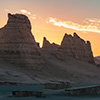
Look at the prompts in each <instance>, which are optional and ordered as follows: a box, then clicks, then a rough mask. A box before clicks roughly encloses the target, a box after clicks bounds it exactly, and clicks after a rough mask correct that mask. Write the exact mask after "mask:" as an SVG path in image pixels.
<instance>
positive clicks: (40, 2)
mask: <svg viewBox="0 0 100 100" xmlns="http://www.w3.org/2000/svg"><path fill="white" fill-rule="evenodd" d="M99 9H100V0H13V1H11V0H2V1H0V10H1V13H0V27H3V26H5V25H6V23H7V19H8V17H7V15H8V13H12V14H15V13H20V14H25V15H26V16H28V18H29V20H30V21H31V25H32V30H31V31H32V33H33V35H34V37H35V40H36V41H37V42H39V43H40V45H41V46H42V42H43V37H46V38H47V39H48V40H49V41H50V43H53V42H55V43H57V44H61V41H62V39H63V36H64V34H65V33H68V34H71V35H73V33H74V32H76V33H77V34H78V35H79V36H80V37H81V38H83V39H84V40H86V41H87V40H89V41H90V42H91V45H92V50H93V54H94V56H100V44H99V43H100V12H99Z"/></svg>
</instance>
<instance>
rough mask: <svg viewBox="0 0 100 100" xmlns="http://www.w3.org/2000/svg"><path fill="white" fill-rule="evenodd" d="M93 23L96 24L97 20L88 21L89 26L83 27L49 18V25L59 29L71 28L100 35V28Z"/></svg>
mask: <svg viewBox="0 0 100 100" xmlns="http://www.w3.org/2000/svg"><path fill="white" fill-rule="evenodd" d="M99 21H100V20H98V21H97V23H98V22H99ZM93 22H96V20H93V19H88V25H81V24H78V23H74V22H72V21H61V20H59V19H57V18H52V17H49V19H48V20H47V23H49V24H52V25H54V26H58V27H64V28H69V29H73V30H77V31H83V32H96V33H100V27H99V26H98V25H97V24H95V23H93Z"/></svg>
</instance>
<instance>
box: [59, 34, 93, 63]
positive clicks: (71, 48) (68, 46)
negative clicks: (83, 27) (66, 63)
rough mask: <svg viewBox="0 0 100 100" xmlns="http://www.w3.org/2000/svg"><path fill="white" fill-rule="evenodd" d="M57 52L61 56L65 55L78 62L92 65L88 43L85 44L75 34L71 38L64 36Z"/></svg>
mask: <svg viewBox="0 0 100 100" xmlns="http://www.w3.org/2000/svg"><path fill="white" fill-rule="evenodd" d="M58 51H59V52H62V53H63V56H65V55H67V56H71V57H74V58H76V59H79V60H83V61H87V62H90V63H94V59H93V53H92V50H91V44H90V42H89V41H87V42H85V41H84V40H83V39H81V38H80V37H79V36H78V35H77V34H76V33H74V36H73V37H72V36H71V35H67V34H65V36H64V38H63V40H62V43H61V46H60V47H59V50H58Z"/></svg>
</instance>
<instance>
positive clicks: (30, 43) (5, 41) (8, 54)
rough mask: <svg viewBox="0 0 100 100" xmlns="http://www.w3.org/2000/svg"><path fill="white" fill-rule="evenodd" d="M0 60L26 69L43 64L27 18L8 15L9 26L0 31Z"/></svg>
mask: <svg viewBox="0 0 100 100" xmlns="http://www.w3.org/2000/svg"><path fill="white" fill-rule="evenodd" d="M0 58H3V59H5V60H7V61H9V62H11V63H13V64H16V65H18V66H21V67H26V68H33V67H34V66H37V65H39V64H42V63H43V60H42V57H41V54H40V50H39V47H38V46H37V43H36V41H35V39H34V37H33V35H32V33H31V23H30V21H29V19H28V18H27V16H25V15H22V14H14V15H12V14H8V22H7V25H5V26H4V27H3V28H1V29H0Z"/></svg>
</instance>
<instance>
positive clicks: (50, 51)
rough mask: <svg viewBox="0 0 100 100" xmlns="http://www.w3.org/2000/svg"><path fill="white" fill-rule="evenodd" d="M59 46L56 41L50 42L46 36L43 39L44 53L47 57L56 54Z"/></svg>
mask: <svg viewBox="0 0 100 100" xmlns="http://www.w3.org/2000/svg"><path fill="white" fill-rule="evenodd" d="M58 47H59V45H57V44H55V43H52V44H51V43H50V42H49V41H48V40H47V39H46V38H45V37H44V40H43V47H42V50H41V51H42V54H43V55H44V56H45V57H52V56H55V55H56V51H57V48H58Z"/></svg>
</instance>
